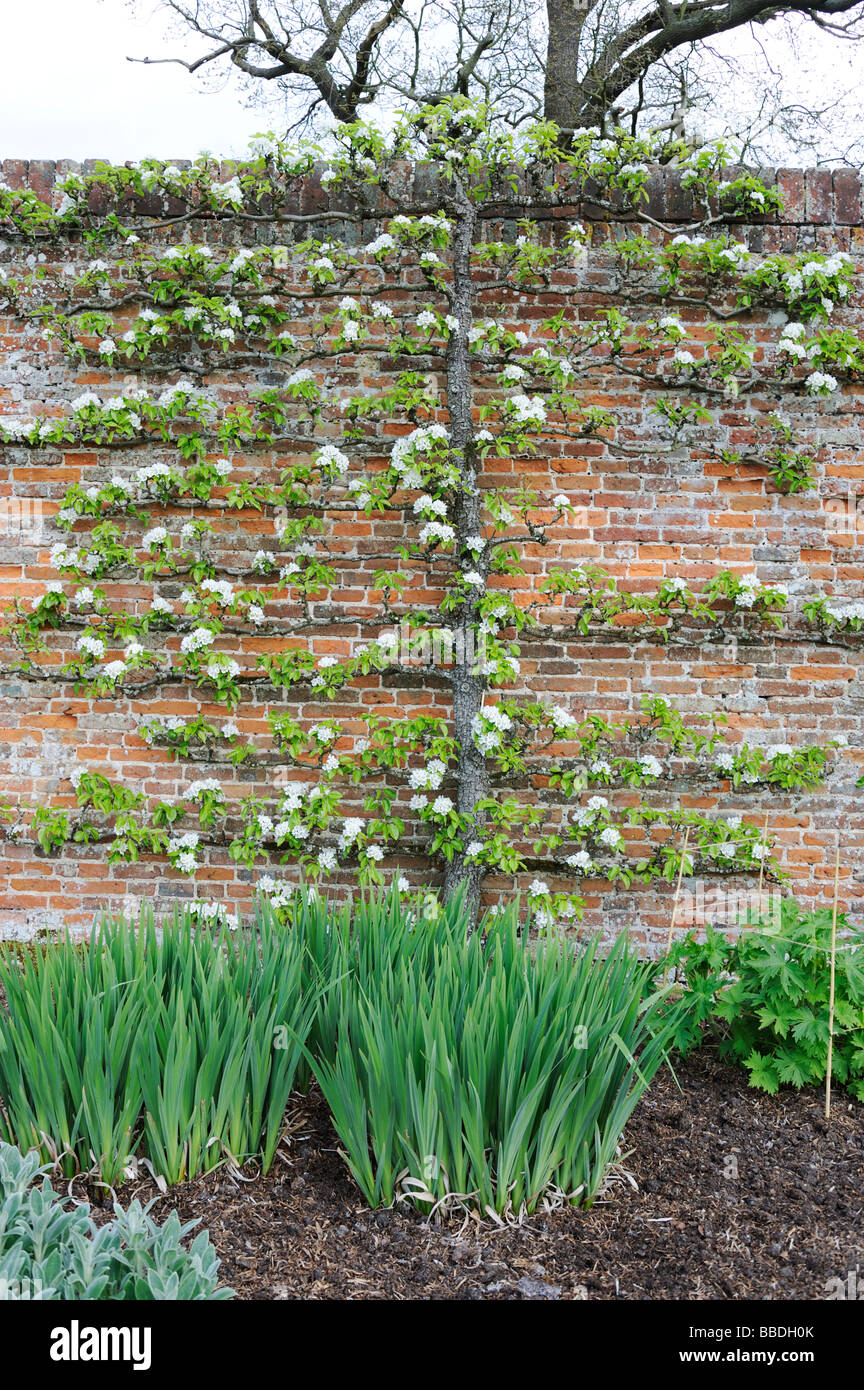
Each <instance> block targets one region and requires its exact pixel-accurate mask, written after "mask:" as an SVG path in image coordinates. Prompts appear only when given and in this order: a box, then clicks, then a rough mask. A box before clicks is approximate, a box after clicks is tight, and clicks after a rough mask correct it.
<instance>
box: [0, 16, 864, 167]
mask: <svg viewBox="0 0 864 1390" xmlns="http://www.w3.org/2000/svg"><path fill="white" fill-rule="evenodd" d="M170 23H171V21H170V19H169V18H168V17H167V16H166V12H165V11H164V10H161V9H159V8H158V6H157V0H152V7H151V8H149V9H148V7H147V5H146V3H142V4H141V5H139V6H137V7H136V9H135V11H133V10H132V9H130V7H129V5H127V4H126V3H125V0H0V158H18V159H63V158H68V159H78V160H81V159H86V158H88V157H89V158H96V159H109V160H112V161H114V162H117V163H122V162H123V161H124V160H129V159H140V158H141V157H142V156H144V155H156V156H159V157H161V158H167V159H189V158H193V157H194V156H195V155H196V154H199V153H201V152H202V151H204V150H206V151H209V152H211V153H214V154H218V155H223V156H231V155H242V154H244V153H245V152H246V150H247V148H248V143H249V139H250V137H251V136H252V135H253V134H255V133H256V132H257V131H262V130H267V129H274V130H276V131H277V132H278V131H280V130H282V129H284V126H285V123H286V117H285V111H284V107H283V106H282V105H281V104H280V102H279V99H278V97H276V98H275V99H274V100H271V101H270V102H269V104H268V105H267V106H266V107H264V108H263V109H262V107H261V106H258V107H254V108H249V107H248V106H245V105H244V102H243V96H242V90H241V87H240V84H239V82H238V81H236V80H234V79H232V77H231V75H230V74H229V75H227V76H226V77H225V78H224V80H220V78H219V75H218V72H217V70H216V69H215V68H210V67H208V68H205V69H204V72H205V73H206V74H207V76H206V78H205V77H203V76H197V77H196V76H191V75H190V74H189V73H188V72H187V71H186V69H185V68H183V67H180V66H179V65H173V64H172V65H163V64H158V65H151V66H143V65H141V64H138V63H130V62H128V61H127V56H129V55H131V56H136V57H144V56H148V57H151V58H156V57H168V56H173V55H176V54H178V53H184V52H185V55H186V56H190V57H191V56H195V57H197V56H200V54H201V51H202V48H201V43H202V41H201V40H197V41H195V40H194V39H192V38H191V37H188V36H187V37H186V38H185V39H184V38H181V37H179V36H178V34H179V31H178V34H175V36H174V37H172V36H171V35H170V33H169V32H167V30H168V28H169V26H170ZM793 29H794V30H795V31H796V32H797V33H798V35H799V37H798V40H797V42H796V41H795V40H794V39H792V38H790V37H789V35H788V33H787V34H785V36H784V34H783V32H781V31H779V30H778V29H777V28H776V27H775V26H772V25H769V26H764V27H762V26H757V35H756V37H754V34H752V33H749V32H747V31H737V32H736V33H734V34H731V35H727V36H725V38H724V39H723V41H722V43H721V44H720V45H719V46H720V47H721V48H723V49H725V50H727V51H729V52H732V53H737V54H738V57H739V72H738V74H737V76H736V77H734V78H733V75H732V74H731V73H730V72H729V70H728V69H727V68H725V67H722V66H719V67H717V69H716V72H715V81H714V82H713V83H712V84H710V86H711V89H712V100H711V101H710V103H709V114H708V115H706V117H705V118H704V119H702V120H701V124H702V125H703V126H704V128H705V134H706V135H708V136H709V137H713V136H716V135H719V134H721V133H722V132H723V129H724V126H725V127H727V128H731V129H732V130H733V131H734V130H737V128H738V126H739V124H740V122H741V121H742V117H743V119H744V122H745V124H750V122H751V121H752V120H753V119H754V117H755V115H756V112H757V111H758V110H759V105H760V101H761V95H760V94H761V93H764V91H765V90H768V91H769V92H772V93H773V94H774V96H775V98H776V99H777V100H778V103H779V104H780V105H786V104H794V105H797V106H798V107H799V109H801V110H803V111H805V112H807V111H809V112H811V113H813V112H816V111H818V110H819V108H820V107H823V106H825V105H826V104H828V103H830V102H831V101H832V100H834V99H836V98H838V97H839V96H840V93H841V91H846V92H848V93H849V97H848V98H847V99H846V101H845V102H843V103H842V104H841V106H840V107H839V108H838V109H837V110H835V111H832V112H826V113H825V114H824V116H822V117H821V118H817V119H816V120H815V122H814V121H811V122H810V140H809V141H804V142H803V143H801V142H800V141H799V140H798V139H797V137H796V138H794V139H793V138H792V137H791V136H790V135H785V136H784V135H783V134H782V133H781V134H778V135H776V137H774V138H772V139H771V140H770V141H769V142H768V143H767V145H763V146H762V150H763V152H764V154H765V157H766V159H767V160H768V161H769V162H780V163H791V164H799V165H800V164H802V163H804V164H813V163H817V162H827V163H839V162H843V160H841V159H837V158H836V152H837V151H840V152H841V153H843V154H844V155H845V157H846V158H847V159H848V158H849V157H850V155H851V154H852V151H851V150H850V148H849V142H850V141H854V144H855V145H856V147H857V149H856V150H855V157H856V159H857V158H858V157H859V156H860V157H862V158H864V122H862V107H861V99H860V96H859V93H860V91H861V87H862V78H864V46H862V47H858V46H856V45H849V44H847V43H843V42H842V41H840V40H832V39H830V38H828V37H827V36H824V35H820V33H819V31H818V30H817V29H816V28H815V27H814V26H813V25H812V24H810V23H807V22H805V21H803V20H801V21H800V22H799V23H798V24H797V25H796V26H793ZM757 38H758V42H757ZM769 58H770V60H771V61H770V62H769ZM748 72H749V73H750V76H749V77H748V76H747V75H746V74H747V73H748ZM751 78H752V79H754V80H753V81H751ZM748 83H749V85H748ZM268 89H269V84H267V83H261V84H259V87H258V96H259V98H261V97H264V98H265V100H266V96H268V95H269V90H268ZM754 93H755V95H754ZM781 93H782V95H781ZM712 117H713V119H712ZM756 125H757V127H758V125H759V121H757V122H756Z"/></svg>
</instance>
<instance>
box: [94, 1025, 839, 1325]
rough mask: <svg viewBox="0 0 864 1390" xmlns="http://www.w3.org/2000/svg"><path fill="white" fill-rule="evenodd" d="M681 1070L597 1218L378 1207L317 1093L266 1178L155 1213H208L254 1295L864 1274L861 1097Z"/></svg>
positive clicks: (693, 1067) (750, 1289)
mask: <svg viewBox="0 0 864 1390" xmlns="http://www.w3.org/2000/svg"><path fill="white" fill-rule="evenodd" d="M676 1073H677V1076H678V1080H679V1082H680V1086H681V1090H680V1091H679V1089H678V1087H677V1086H676V1084H675V1081H674V1080H673V1079H672V1077H671V1076H670V1074H669V1072H668V1071H664V1072H662V1073H661V1074H660V1075H659V1076H658V1077H657V1078H656V1080H655V1081H654V1083H653V1085H652V1087H651V1090H650V1092H649V1093H648V1095H647V1096H646V1097H645V1098H644V1099H643V1100H642V1101H641V1102H640V1104H639V1106H638V1107H637V1109H636V1111H635V1113H634V1115H633V1116H632V1118H631V1120H630V1122H629V1124H628V1125H627V1129H626V1133H625V1140H624V1150H625V1152H626V1154H627V1157H626V1159H625V1162H624V1168H625V1169H626V1171H627V1172H629V1173H630V1174H632V1177H633V1179H634V1181H635V1183H636V1184H637V1188H638V1190H634V1188H633V1186H632V1185H631V1184H630V1182H628V1181H627V1179H626V1177H624V1175H623V1174H622V1175H621V1178H620V1180H619V1181H617V1182H616V1183H615V1186H614V1188H613V1189H612V1190H611V1191H610V1192H609V1194H608V1196H607V1198H606V1199H605V1200H603V1201H600V1202H598V1203H597V1204H596V1205H595V1206H594V1208H593V1209H592V1210H591V1211H590V1212H587V1213H586V1212H579V1211H572V1210H566V1211H561V1212H555V1213H551V1214H548V1215H541V1214H538V1215H536V1216H534V1217H532V1218H530V1219H529V1220H527V1221H526V1222H525V1224H524V1225H523V1226H522V1227H521V1228H515V1229H505V1230H498V1229H495V1228H494V1227H490V1226H489V1225H484V1226H482V1227H478V1226H477V1225H476V1223H475V1222H473V1221H471V1222H466V1223H463V1222H461V1221H460V1220H457V1219H454V1218H450V1219H449V1220H447V1221H446V1222H442V1223H441V1224H439V1225H434V1224H429V1223H428V1222H426V1221H425V1220H424V1219H423V1218H422V1217H420V1216H419V1215H417V1214H416V1213H415V1212H413V1211H411V1210H409V1209H408V1208H407V1207H400V1208H399V1209H397V1210H392V1211H391V1210H381V1211H377V1212H375V1211H370V1210H369V1208H368V1207H366V1205H365V1204H364V1202H363V1200H362V1198H361V1196H360V1194H359V1192H358V1190H357V1188H356V1186H355V1185H354V1183H353V1181H352V1180H351V1178H350V1176H349V1174H348V1172H347V1170H346V1168H345V1166H344V1164H343V1163H342V1160H341V1159H340V1158H339V1155H338V1153H337V1143H336V1138H335V1135H334V1133H333V1130H332V1127H331V1125H330V1122H329V1118H328V1112H327V1109H326V1106H325V1105H324V1104H323V1101H322V1100H321V1098H320V1096H319V1095H318V1094H317V1092H313V1093H312V1094H311V1095H310V1097H309V1098H308V1100H307V1101H304V1102H303V1103H302V1104H300V1105H299V1106H298V1107H297V1108H296V1109H295V1111H294V1113H293V1124H292V1137H291V1142H290V1144H288V1145H287V1146H285V1145H283V1153H284V1159H283V1158H282V1157H281V1155H280V1160H277V1164H276V1166H275V1168H274V1170H273V1172H272V1173H271V1175H270V1176H269V1177H267V1178H264V1179H258V1178H256V1179H255V1180H254V1181H250V1182H240V1181H236V1180H233V1179H232V1178H231V1177H230V1176H229V1175H228V1173H227V1172H226V1170H224V1169H221V1170H218V1171H217V1172H215V1173H212V1174H209V1175H208V1176H206V1177H203V1178H199V1179H197V1180H196V1181H194V1182H192V1183H190V1184H187V1185H183V1186H180V1187H177V1188H174V1189H172V1190H170V1191H169V1192H168V1193H167V1194H166V1195H164V1196H161V1197H160V1198H159V1201H158V1203H157V1206H156V1208H155V1209H154V1215H155V1216H156V1217H157V1218H158V1219H164V1217H165V1216H167V1214H168V1212H169V1211H170V1210H171V1209H176V1210H177V1211H178V1213H179V1215H180V1217H181V1219H183V1220H189V1219H192V1218H193V1217H198V1218H200V1220H201V1222H202V1224H203V1225H204V1226H206V1227H207V1228H208V1229H209V1230H210V1233H211V1237H212V1239H213V1243H214V1245H215V1248H216V1252H217V1254H218V1255H219V1257H220V1258H221V1260H222V1269H221V1278H222V1280H223V1281H224V1282H226V1283H228V1284H230V1285H232V1286H233V1287H234V1288H235V1289H236V1290H237V1293H238V1295H239V1297H240V1298H244V1299H267V1300H271V1299H294V1298H305V1299H309V1298H311V1299H427V1298H429V1299H465V1298H467V1299H476V1298H482V1299H499V1300H501V1299H523V1298H529V1299H532V1298H564V1299H574V1298H585V1297H587V1298H589V1299H615V1298H623V1299H643V1298H644V1299H712V1298H720V1299H769V1300H774V1299H824V1298H825V1297H826V1294H827V1289H826V1282H827V1281H828V1280H831V1279H837V1278H839V1279H842V1280H844V1281H845V1279H846V1276H847V1273H848V1272H849V1271H850V1270H855V1269H856V1267H858V1266H860V1267H861V1268H862V1269H864V1107H862V1106H861V1105H859V1104H858V1103H856V1102H852V1103H850V1102H849V1101H848V1100H847V1098H846V1096H845V1094H844V1093H843V1092H842V1091H838V1092H837V1094H836V1097H835V1106H834V1109H833V1112H832V1117H831V1124H830V1127H828V1128H826V1125H825V1121H824V1118H823V1106H824V1098H823V1096H822V1094H821V1093H819V1092H816V1091H814V1090H812V1089H809V1090H805V1091H803V1092H800V1093H796V1092H794V1091H789V1090H787V1091H784V1092H782V1093H781V1094H780V1095H777V1096H773V1097H772V1096H766V1095H763V1094H760V1093H757V1092H756V1091H753V1090H751V1089H749V1088H748V1086H747V1084H746V1074H745V1073H744V1072H743V1071H741V1070H737V1069H732V1068H730V1067H728V1066H726V1065H724V1064H723V1063H722V1062H720V1061H719V1060H718V1058H717V1057H716V1055H715V1054H713V1053H712V1052H711V1051H708V1050H707V1049H706V1050H703V1051H701V1052H698V1053H696V1054H694V1055H693V1056H692V1057H691V1058H689V1059H688V1060H686V1061H681V1062H679V1063H678V1064H677V1066H676ZM729 1158H735V1159H737V1165H738V1177H737V1178H734V1177H725V1176H724V1168H725V1167H727V1166H728V1165H726V1160H727V1159H729ZM154 1195H155V1188H154V1187H153V1185H152V1184H149V1183H135V1184H126V1185H125V1186H124V1188H123V1189H122V1191H121V1193H120V1198H121V1200H122V1201H123V1202H124V1203H126V1202H128V1201H129V1200H130V1199H131V1198H132V1197H133V1196H138V1197H140V1198H142V1199H143V1200H148V1199H149V1198H151V1197H153V1196H154Z"/></svg>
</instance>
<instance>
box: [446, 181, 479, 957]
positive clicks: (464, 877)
mask: <svg viewBox="0 0 864 1390" xmlns="http://www.w3.org/2000/svg"><path fill="white" fill-rule="evenodd" d="M455 213H456V216H455V226H454V231H453V301H452V304H451V306H450V309H451V313H452V314H453V316H454V317H455V318H456V319H457V320H458V322H459V328H458V330H454V331H453V332H452V333H451V334H450V338H449V341H448V344H447V409H448V412H449V415H450V444H451V448H452V449H453V451H454V453H455V454H457V456H458V458H459V471H460V474H461V486H460V491H459V497H458V498H457V501H456V511H455V516H454V523H455V530H456V541H455V557H454V558H455V560H456V562H457V563H458V562H460V561H461V560H462V559H464V554H465V550H464V546H465V542H466V540H467V538H468V537H469V536H476V535H478V534H480V532H481V531H482V520H481V508H480V493H479V490H478V487H477V458H476V453H475V450H474V446H473V437H474V425H473V419H472V410H471V407H472V403H473V391H472V382H471V358H470V349H469V344H468V332H469V329H470V328H471V325H472V321H473V300H474V286H473V282H472V278H471V250H472V246H473V244H474V233H475V229H476V222H477V214H476V208H475V206H474V204H473V202H472V201H471V199H470V198H469V197H468V196H467V195H466V194H464V192H462V193H459V194H457V198H456V206H455ZM486 564H487V568H488V561H487V562H486ZM485 578H486V571H484V581H485ZM480 592H481V593H482V592H485V583H484V588H483V590H481V591H480ZM478 602H479V595H478V597H472V598H471V599H470V600H467V601H466V602H465V603H464V604H463V605H462V608H461V610H460V614H459V621H458V625H457V628H456V631H455V632H454V634H453V635H454V643H453V674H452V691H453V733H454V737H455V739H456V743H457V747H458V750H459V751H458V754H457V757H458V764H457V780H458V792H457V798H458V800H457V809H458V810H459V812H460V814H461V815H463V816H466V815H467V816H471V817H473V816H474V815H475V812H476V807H477V803H478V802H479V801H481V800H482V799H483V797H485V796H488V794H489V787H490V784H489V771H488V768H487V765H486V759H485V757H484V756H483V754H482V753H481V752H480V749H479V748H478V747H477V744H476V741H475V738H474V719H475V716H476V715H478V714H479V713H480V711H481V709H482V708H483V688H484V684H483V678H482V677H481V676H479V675H477V674H476V672H475V670H474V666H475V663H476V660H477V652H476V644H475V642H474V641H472V640H471V639H472V635H473V634H472V626H473V625H475V624H476V622H477V607H478ZM479 829H480V826H479V823H478V830H479ZM469 838H470V832H469ZM483 877H484V871H483V869H482V867H480V866H478V865H477V864H472V863H471V862H470V860H466V858H465V856H464V854H460V855H457V856H456V858H455V859H454V860H453V861H452V862H451V863H450V864H448V866H447V871H446V873H445V877H444V896H445V897H446V898H450V897H452V896H453V894H454V893H456V892H457V891H458V890H459V889H462V890H463V891H464V893H465V909H466V915H467V918H468V928H469V931H473V929H474V927H475V925H476V921H477V912H478V909H479V906H480V891H481V888H482V886H483Z"/></svg>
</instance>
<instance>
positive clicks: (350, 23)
mask: <svg viewBox="0 0 864 1390" xmlns="http://www.w3.org/2000/svg"><path fill="white" fill-rule="evenodd" d="M130 3H132V4H136V3H139V4H140V3H144V0H130ZM159 3H160V5H161V7H162V8H163V9H164V10H166V11H167V12H168V13H169V14H170V15H171V16H173V19H174V20H175V21H176V32H177V34H178V37H183V39H184V42H185V43H186V46H187V49H188V44H189V42H190V40H191V42H192V43H193V44H194V43H195V42H196V41H200V43H201V51H197V52H195V51H194V49H193V50H192V52H191V55H190V56H189V57H180V56H169V57H165V58H152V57H147V58H144V59H139V60H137V61H144V62H153V61H156V62H175V63H181V64H182V65H183V66H184V67H186V68H187V70H188V71H189V72H193V73H207V72H212V73H213V74H214V75H218V74H219V73H222V74H224V73H225V72H231V71H233V72H235V73H236V74H237V75H238V76H239V77H240V80H241V82H242V83H243V84H245V87H246V91H247V94H248V95H249V96H250V99H251V100H253V101H257V102H261V103H262V104H265V103H266V102H267V101H268V99H269V100H272V98H273V97H275V98H276V99H277V102H278V105H279V107H280V110H284V112H285V113H287V115H288V118H289V120H293V121H294V123H295V125H299V124H310V123H312V122H315V123H318V124H320V122H321V120H322V117H325V118H326V121H332V120H334V119H335V120H338V121H351V120H356V119H358V118H359V117H360V116H361V115H362V114H363V112H364V110H366V109H368V108H369V106H370V105H371V104H373V103H374V105H375V108H376V111H377V112H378V113H379V115H380V114H386V113H387V112H389V111H393V110H394V109H397V108H403V109H404V108H406V107H411V106H414V105H424V104H427V105H428V104H431V103H435V102H437V101H440V100H441V99H442V98H444V97H446V96H449V95H456V94H459V95H463V96H466V97H469V98H470V99H472V100H474V101H482V102H486V103H488V104H489V105H490V106H491V107H492V109H493V110H494V112H495V115H496V118H497V119H498V120H499V121H500V122H501V123H502V124H509V125H512V126H518V125H520V124H521V123H522V122H524V121H525V120H527V119H536V118H537V117H540V116H544V115H545V116H546V117H547V118H548V119H550V120H554V121H555V122H556V124H557V125H559V126H560V127H561V128H562V129H563V130H564V131H572V130H576V129H581V128H586V127H589V128H599V129H600V130H601V132H603V133H608V132H609V131H610V130H611V129H613V128H615V127H618V126H623V127H624V128H625V129H629V130H630V131H631V133H632V134H634V135H636V134H637V133H643V132H646V131H648V130H655V131H669V133H670V135H671V136H672V137H673V138H679V137H682V136H686V138H687V139H688V140H689V141H690V143H694V142H695V143H698V142H699V140H700V138H702V137H703V135H704V136H711V137H715V136H727V137H733V138H735V139H736V141H737V143H738V144H739V146H740V148H741V151H742V157H743V156H747V157H748V158H750V159H752V160H754V161H756V162H772V161H774V162H776V161H777V160H778V159H779V160H781V161H782V160H784V159H786V160H788V159H789V158H790V156H791V157H794V153H798V154H799V155H805V156H806V159H807V161H808V162H810V163H814V162H815V163H818V162H824V161H825V160H830V161H831V162H835V163H836V162H838V160H841V161H843V160H845V161H848V162H860V160H861V158H862V155H864V123H862V120H861V115H862V113H861V110H860V101H859V100H858V99H857V89H858V87H859V86H860V79H859V78H858V75H857V73H855V72H854V71H850V73H849V79H850V80H849V83H848V88H847V90H846V91H845V92H844V91H843V90H840V89H839V84H838V83H837V81H836V76H835V68H836V69H837V70H839V69H840V68H841V67H842V63H839V62H836V63H835V57H836V54H837V47H838V45H839V46H840V47H846V48H848V44H844V42H843V41H844V40H855V39H858V38H861V37H862V35H864V28H862V25H864V0H818V3H813V0H781V2H780V3H778V0H769V2H768V3H766V0H682V3H677V4H672V3H669V0H343V2H342V3H341V4H340V3H339V0H336V3H335V4H333V3H331V0H159ZM817 43H818V44H819V45H821V46H822V51H823V53H826V54H827V53H828V52H829V49H830V53H831V58H830V59H828V58H826V64H827V66H826V68H825V69H824V70H825V71H826V72H828V73H830V78H831V79H832V80H833V81H834V83H835V85H833V86H832V83H831V81H827V82H826V81H825V80H821V81H820V80H818V73H817V77H816V80H813V81H809V83H808V79H809V78H810V73H809V71H808V68H809V66H810V65H809V63H808V57H809V55H810V53H811V52H812V51H813V46H814V45H815V44H817ZM832 44H833V48H831V47H830V46H831V45H832ZM790 67H791V69H792V73H791V75H790V72H789V71H788V69H789V68H790Z"/></svg>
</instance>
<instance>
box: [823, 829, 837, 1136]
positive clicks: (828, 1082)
mask: <svg viewBox="0 0 864 1390" xmlns="http://www.w3.org/2000/svg"><path fill="white" fill-rule="evenodd" d="M839 892H840V832H839V830H838V832H837V850H836V853H835V855H834V911H833V912H832V914H831V983H830V986H829V990H828V1071H827V1073H826V1075H825V1119H826V1120H830V1118H831V1065H832V1062H833V1060H834V975H835V962H836V959H837V898H838V895H839Z"/></svg>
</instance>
